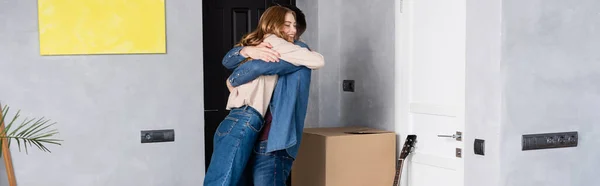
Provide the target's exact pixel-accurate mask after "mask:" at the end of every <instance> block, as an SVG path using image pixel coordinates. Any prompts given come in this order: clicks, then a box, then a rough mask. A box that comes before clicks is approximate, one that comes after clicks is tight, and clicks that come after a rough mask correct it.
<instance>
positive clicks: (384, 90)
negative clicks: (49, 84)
mask: <svg viewBox="0 0 600 186" xmlns="http://www.w3.org/2000/svg"><path fill="white" fill-rule="evenodd" d="M337 10H340V11H341V12H342V16H341V29H340V33H339V34H340V36H341V45H340V59H341V60H340V61H341V62H340V64H341V66H340V67H341V68H340V78H341V79H340V82H338V84H337V86H335V87H337V88H338V89H341V81H342V80H344V79H352V80H355V81H356V85H355V86H356V87H355V88H356V90H355V92H353V93H349V92H342V94H341V97H342V100H341V116H342V118H341V124H342V125H366V126H370V127H375V128H379V129H385V130H394V129H395V123H394V85H395V84H394V64H395V55H394V51H395V49H394V43H395V41H394V38H395V30H394V26H395V25H394V20H395V19H394V15H395V14H394V1H389V0H371V1H364V0H344V1H343V5H342V7H341V8H338V9H337Z"/></svg>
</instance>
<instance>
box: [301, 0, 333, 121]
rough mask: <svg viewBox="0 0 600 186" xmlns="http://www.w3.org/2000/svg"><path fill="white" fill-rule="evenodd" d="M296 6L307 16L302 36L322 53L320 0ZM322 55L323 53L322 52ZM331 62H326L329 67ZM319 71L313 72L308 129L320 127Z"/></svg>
mask: <svg viewBox="0 0 600 186" xmlns="http://www.w3.org/2000/svg"><path fill="white" fill-rule="evenodd" d="M296 6H297V7H298V8H300V10H302V12H303V13H304V15H305V16H306V24H307V26H306V27H307V28H306V29H307V31H306V32H304V34H303V35H302V38H301V39H302V40H304V41H305V42H306V43H307V44H308V46H310V48H311V49H312V50H315V51H317V52H321V51H320V50H319V49H320V47H319V35H318V33H319V4H318V0H298V1H296ZM321 53H322V52H321ZM328 62H329V61H326V64H327V65H328ZM319 85H320V81H319V71H313V73H312V80H311V84H310V96H309V103H308V110H307V114H306V121H305V122H304V126H305V127H307V128H312V127H318V126H319V116H320V113H319V110H320V108H319V105H320V104H319V101H320V100H319V90H320V89H319Z"/></svg>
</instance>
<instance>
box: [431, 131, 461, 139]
mask: <svg viewBox="0 0 600 186" xmlns="http://www.w3.org/2000/svg"><path fill="white" fill-rule="evenodd" d="M437 136H438V137H440V138H454V139H456V141H462V132H459V131H456V134H452V135H441V134H440V135H437Z"/></svg>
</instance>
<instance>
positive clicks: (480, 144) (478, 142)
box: [473, 139, 485, 156]
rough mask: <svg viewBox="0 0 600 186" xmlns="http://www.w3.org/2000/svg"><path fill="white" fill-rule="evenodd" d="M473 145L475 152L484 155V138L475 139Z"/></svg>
mask: <svg viewBox="0 0 600 186" xmlns="http://www.w3.org/2000/svg"><path fill="white" fill-rule="evenodd" d="M473 147H474V148H475V154H477V155H482V156H483V155H485V140H482V139H475V143H474V145H473Z"/></svg>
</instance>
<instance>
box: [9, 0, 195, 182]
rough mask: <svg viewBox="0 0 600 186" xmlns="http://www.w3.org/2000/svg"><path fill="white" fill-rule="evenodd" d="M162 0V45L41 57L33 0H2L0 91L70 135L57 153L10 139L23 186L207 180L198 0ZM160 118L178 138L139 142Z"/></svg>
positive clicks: (14, 103)
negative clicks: (145, 51) (146, 51)
mask: <svg viewBox="0 0 600 186" xmlns="http://www.w3.org/2000/svg"><path fill="white" fill-rule="evenodd" d="M166 6H167V7H166V12H167V38H168V41H167V48H168V49H167V50H168V54H166V55H94V56H85V55H81V56H54V57H42V56H40V55H39V45H38V31H37V30H38V28H37V25H38V24H37V1H16V0H1V1H0V56H2V57H1V59H0V79H1V80H0V87H1V89H2V91H0V100H1V101H2V102H3V103H6V104H9V105H11V106H12V107H13V108H19V109H22V110H23V111H24V112H23V116H46V117H48V118H50V119H52V120H53V121H56V122H58V124H57V125H56V128H57V129H58V130H59V131H60V136H59V137H60V138H61V139H63V140H65V141H64V143H63V146H61V147H57V146H50V149H51V150H53V151H52V153H51V154H48V153H42V152H39V151H30V152H29V155H25V153H24V152H18V150H17V148H16V146H13V147H12V149H13V153H12V155H13V161H14V166H15V172H16V176H17V179H18V180H17V181H18V182H19V185H20V186H41V185H43V186H83V185H86V186H105V185H114V186H132V185H156V186H164V185H201V183H202V180H203V178H204V140H203V139H204V137H203V136H204V132H203V126H204V113H203V110H204V109H203V108H204V103H203V77H202V72H203V69H202V59H203V58H202V55H203V53H202V1H193V0H180V1H169V2H168V3H167V5H166ZM163 128H173V129H175V142H173V143H158V144H141V143H140V130H143V129H163ZM14 144H15V145H16V143H14Z"/></svg>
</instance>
